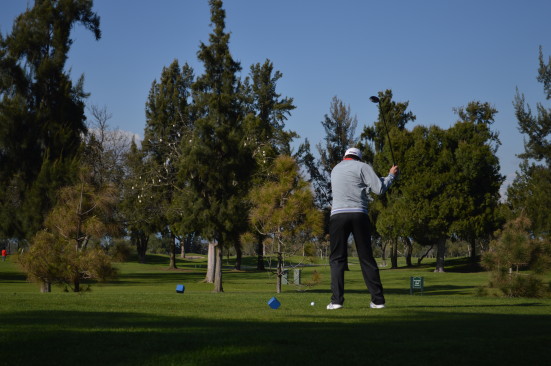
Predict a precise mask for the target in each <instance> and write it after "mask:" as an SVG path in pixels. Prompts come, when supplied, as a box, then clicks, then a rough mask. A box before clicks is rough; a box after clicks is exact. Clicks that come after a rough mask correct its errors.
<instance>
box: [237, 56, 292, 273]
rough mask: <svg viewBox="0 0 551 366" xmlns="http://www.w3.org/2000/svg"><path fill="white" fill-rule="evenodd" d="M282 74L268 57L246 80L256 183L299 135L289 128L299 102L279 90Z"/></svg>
mask: <svg viewBox="0 0 551 366" xmlns="http://www.w3.org/2000/svg"><path fill="white" fill-rule="evenodd" d="M282 76H283V75H282V74H281V72H279V71H274V67H273V64H272V62H271V61H270V60H266V61H265V62H264V63H263V64H260V63H257V64H254V65H252V66H251V69H250V73H249V76H248V77H247V78H245V80H244V82H243V86H242V89H243V91H244V96H245V106H246V110H247V116H246V119H245V122H246V123H245V126H246V135H247V138H246V142H245V143H246V144H247V146H249V147H250V148H251V149H252V151H253V156H254V158H255V161H256V170H255V172H254V173H253V177H252V179H253V182H252V185H253V186H258V185H261V184H262V183H263V182H264V181H265V180H266V179H267V176H268V175H269V174H270V171H271V169H272V166H273V163H274V160H275V159H276V158H277V156H280V155H282V154H285V155H291V141H292V140H293V139H294V138H295V137H298V135H297V134H296V133H295V132H293V131H287V130H285V121H286V120H287V117H288V116H289V115H290V113H291V111H292V110H293V109H294V108H295V106H294V105H293V99H292V98H288V97H285V98H281V94H279V93H277V82H278V80H279V79H280V78H281V77H282ZM256 238H257V245H256V252H257V254H258V260H257V269H259V270H264V258H263V253H264V247H263V239H264V238H263V235H262V234H261V233H259V232H258V231H256ZM236 244H237V245H236V248H235V249H236V253H237V259H236V266H235V267H236V269H240V259H241V258H240V257H241V249H240V245H238V244H239V243H236Z"/></svg>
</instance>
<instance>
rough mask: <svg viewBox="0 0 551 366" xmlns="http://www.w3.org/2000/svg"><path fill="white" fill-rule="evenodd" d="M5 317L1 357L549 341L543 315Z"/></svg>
mask: <svg viewBox="0 0 551 366" xmlns="http://www.w3.org/2000/svg"><path fill="white" fill-rule="evenodd" d="M272 314H273V315H272ZM377 314H381V313H380V312H379V313H377ZM8 315H9V316H5V317H3V320H2V328H3V332H2V334H1V335H0V340H1V344H2V350H3V353H2V358H1V359H0V364H5V365H8V364H9V365H83V366H87V365H165V364H171V365H281V364H289V365H334V364H343V363H346V364H350V365H364V364H368V363H372V364H376V365H398V364H407V365H446V364H450V365H469V366H472V365H488V364H499V365H515V366H517V365H519V364H522V365H537V364H543V363H544V360H545V359H546V355H547V353H548V346H549V342H550V341H551V336H550V335H549V331H548V330H549V328H550V327H551V315H545V316H541V315H539V316H535V315H496V314H471V313H469V314H465V313H462V314H458V313H455V312H430V311H411V312H410V313H409V314H408V316H407V317H406V316H404V315H401V316H398V315H395V316H383V317H380V316H361V317H360V316H347V315H346V312H344V310H343V311H340V312H339V313H337V314H335V313H325V312H324V313H323V315H318V314H286V313H285V312H275V311H274V312H273V313H270V316H271V318H268V319H267V318H266V316H263V317H262V319H255V318H254V315H253V316H251V318H250V319H248V320H246V321H242V320H228V319H216V318H214V317H213V318H209V317H203V318H199V317H191V316H170V315H166V316H159V315H148V314H142V313H131V312H81V311H30V312H17V313H12V314H8Z"/></svg>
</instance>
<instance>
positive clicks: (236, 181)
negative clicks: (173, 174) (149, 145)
mask: <svg viewBox="0 0 551 366" xmlns="http://www.w3.org/2000/svg"><path fill="white" fill-rule="evenodd" d="M209 5H210V9H211V25H212V26H213V32H212V33H211V34H210V37H209V44H208V45H206V44H204V43H201V45H200V49H199V52H198V58H199V60H200V61H202V62H203V65H204V70H205V71H204V74H203V75H201V76H199V77H198V78H197V80H196V82H195V83H194V84H193V91H194V100H195V106H196V108H197V120H196V121H195V128H194V129H193V133H192V137H191V139H190V140H191V141H190V142H189V143H188V144H186V145H185V146H183V150H182V151H183V158H182V160H181V165H180V171H179V174H180V181H181V182H182V183H185V186H186V189H185V190H183V192H182V199H181V201H180V202H181V203H182V204H183V205H184V206H183V207H185V213H184V214H183V216H182V219H183V221H184V223H185V224H186V225H188V226H190V227H196V228H198V229H199V230H200V232H201V235H202V236H203V237H205V238H208V239H210V240H212V241H216V242H217V243H218V245H217V247H216V258H217V260H216V271H215V280H214V291H215V292H221V291H223V287H222V263H221V262H222V248H224V247H228V246H230V245H231V244H232V242H233V241H235V240H237V238H238V237H239V235H237V234H238V233H240V232H241V231H244V230H245V227H246V220H244V219H243V218H244V217H247V207H246V204H245V202H244V200H243V197H244V196H245V194H246V192H247V191H248V184H249V182H250V176H251V172H252V170H253V169H254V164H255V162H254V160H253V158H252V151H251V149H250V148H249V147H248V146H247V145H246V136H245V126H244V113H243V108H242V105H241V100H242V97H241V95H240V92H239V91H240V86H239V80H238V77H237V73H238V72H239V71H240V70H241V66H240V64H239V63H238V62H237V61H235V60H234V59H233V57H232V55H231V53H230V50H229V38H230V35H229V33H226V32H225V16H226V15H225V11H224V10H223V9H222V1H220V0H211V1H209Z"/></svg>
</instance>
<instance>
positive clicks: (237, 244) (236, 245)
mask: <svg viewBox="0 0 551 366" xmlns="http://www.w3.org/2000/svg"><path fill="white" fill-rule="evenodd" d="M233 247H234V248H235V267H234V268H235V269H236V270H238V271H240V270H241V259H242V258H243V251H242V250H241V243H240V242H239V240H236V241H235V242H234V244H233Z"/></svg>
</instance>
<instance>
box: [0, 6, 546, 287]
mask: <svg viewBox="0 0 551 366" xmlns="http://www.w3.org/2000/svg"><path fill="white" fill-rule="evenodd" d="M209 4H210V10H211V19H210V24H211V28H212V31H211V33H210V35H209V39H208V43H206V44H205V43H201V44H200V46H199V49H198V51H197V58H198V59H199V61H200V62H201V63H202V65H203V67H204V71H203V73H202V74H200V75H197V74H196V72H195V70H193V69H192V68H191V67H190V66H189V64H188V62H186V60H183V61H182V60H167V66H165V67H164V68H163V69H162V70H159V79H156V80H153V81H152V84H151V88H150V92H149V95H148V98H147V100H146V101H144V103H145V114H146V126H145V130H144V134H143V136H144V139H143V141H141V142H139V141H133V140H129V139H128V137H126V135H125V134H123V133H122V132H121V131H118V130H113V129H111V128H110V126H109V120H110V118H111V116H110V114H109V111H108V109H107V108H98V107H97V106H94V105H87V103H86V101H87V97H88V95H87V94H86V93H85V92H84V85H83V84H84V81H83V80H84V79H83V78H80V79H78V80H71V78H70V76H69V72H68V70H67V66H66V61H67V55H68V52H69V50H70V47H71V45H72V42H73V40H72V39H71V37H70V36H71V30H72V29H73V27H74V25H76V24H79V25H83V26H84V27H85V28H86V29H88V30H89V31H90V32H91V33H92V34H93V35H94V37H95V38H96V39H97V40H98V41H101V27H100V17H99V15H98V14H96V13H95V12H94V10H93V2H92V1H87V0H72V1H57V0H36V1H35V3H34V6H33V7H32V8H29V9H28V10H27V11H26V12H24V13H23V14H21V15H20V16H19V17H17V18H16V19H15V21H14V24H13V28H12V32H11V33H9V34H7V35H1V38H0V186H1V187H0V240H1V244H0V246H2V247H7V248H9V249H10V250H12V251H13V250H21V251H22V252H23V253H26V254H25V255H24V256H23V257H24V258H23V260H22V264H23V266H24V268H25V269H26V270H27V272H28V273H29V276H30V277H32V278H35V279H36V280H37V281H39V282H41V283H43V285H44V289H45V290H47V288H48V285H49V284H51V283H64V284H66V285H68V286H70V287H71V288H72V289H73V290H75V291H78V290H79V284H80V281H82V280H85V279H102V278H107V277H109V276H112V275H114V273H113V268H112V267H111V266H110V264H109V261H110V260H113V258H116V256H117V255H123V254H124V252H125V250H127V249H124V248H125V246H127V244H126V243H131V245H132V247H133V248H134V249H135V250H136V252H137V255H138V259H139V260H140V261H142V262H144V261H146V253H147V252H150V251H154V250H160V251H162V252H166V253H168V254H169V257H170V263H169V267H170V268H175V267H176V260H175V258H176V255H177V251H179V253H180V254H181V255H185V253H186V251H187V252H195V253H197V252H206V251H207V248H209V249H211V250H212V256H213V258H214V259H213V266H212V271H213V274H212V282H213V283H214V286H215V291H222V277H221V276H222V274H221V264H222V255H223V253H224V252H225V253H230V252H231V253H232V254H235V255H236V262H235V267H236V268H240V267H241V257H242V255H243V254H244V253H245V254H247V255H257V256H258V258H259V260H258V269H264V260H263V256H264V255H266V254H272V253H276V252H278V253H282V252H285V253H287V254H296V253H300V254H301V255H303V256H322V257H323V256H326V255H327V247H328V237H327V223H328V215H329V211H330V205H331V187H330V182H329V174H330V172H331V169H332V167H333V166H334V165H336V164H337V163H338V162H339V161H340V160H341V159H342V157H343V155H344V151H345V150H346V149H347V148H348V147H351V146H357V147H359V148H360V149H362V151H363V154H364V157H365V159H364V160H365V161H366V162H368V163H370V164H372V165H373V167H374V168H375V170H376V172H377V173H378V174H379V175H381V176H382V175H386V174H387V172H388V169H389V168H390V166H391V165H392V156H394V158H395V159H396V163H397V164H398V165H399V167H400V171H401V174H400V177H399V179H398V180H397V183H396V184H395V185H394V186H393V187H392V189H391V190H390V191H389V192H388V193H386V194H385V195H384V196H382V197H375V198H374V200H373V202H372V205H371V210H370V225H371V226H372V232H373V238H374V243H375V245H376V250H377V254H378V255H380V256H382V257H383V261H384V262H385V263H386V259H387V258H390V267H391V268H396V267H398V260H397V259H398V257H399V256H400V255H401V256H404V257H405V258H406V263H407V265H408V266H411V265H413V263H412V257H413V256H416V257H417V258H418V263H420V262H421V260H422V259H423V257H424V256H426V255H435V256H436V258H437V264H436V268H435V270H436V271H439V272H441V271H444V270H445V257H446V252H448V253H453V254H454V255H465V256H469V257H471V258H472V260H473V261H476V260H477V259H478V258H479V257H480V255H481V254H483V253H484V252H487V251H490V249H491V246H492V242H493V241H494V240H496V238H498V236H499V230H500V229H502V228H503V227H504V225H505V224H506V223H507V222H511V221H513V220H515V219H518V218H519V217H522V218H523V219H525V220H526V221H525V222H527V224H526V225H525V226H523V230H525V231H526V232H528V233H529V236H530V237H531V238H535V239H541V240H549V233H550V225H551V219H550V207H551V198H550V197H551V194H550V193H551V171H550V165H549V164H550V161H551V147H550V141H549V134H550V129H551V111H550V110H548V109H545V108H544V106H543V105H542V104H539V103H538V105H537V106H536V110H537V113H535V114H534V113H533V112H532V109H531V108H530V106H528V105H527V104H526V102H525V100H524V96H523V95H522V93H521V92H520V91H519V92H517V96H516V97H515V99H514V101H513V104H514V106H515V111H516V119H517V121H518V128H519V130H520V131H521V132H522V133H523V134H524V135H525V139H526V140H525V152H524V153H523V154H522V155H521V156H520V157H521V158H522V159H523V162H522V164H521V166H520V167H519V173H518V175H517V177H516V178H515V180H514V182H513V183H512V184H511V186H510V187H508V190H507V196H506V197H501V196H500V193H499V192H500V187H501V185H502V183H503V181H504V177H503V176H502V175H501V174H500V163H499V159H498V158H497V155H496V153H497V151H498V149H500V148H506V147H502V146H501V142H500V140H499V135H498V133H497V132H496V131H494V130H493V129H492V124H493V122H494V117H495V115H496V113H497V112H498V111H497V110H496V109H495V108H494V107H492V105H490V104H489V103H488V102H486V101H477V100H473V101H458V103H465V102H466V103H467V104H466V107H462V108H457V109H456V110H455V112H456V115H457V121H456V123H455V124H454V125H453V126H451V127H450V128H448V129H443V128H440V127H437V126H434V125H431V126H423V125H416V126H415V127H410V124H411V122H413V121H415V120H416V116H415V114H414V111H410V110H409V109H408V107H409V105H408V101H396V100H394V99H393V93H392V90H382V91H379V93H378V95H377V96H378V98H379V99H380V104H379V118H378V120H377V121H375V122H374V123H372V124H371V125H369V126H368V127H365V128H364V129H363V130H362V131H356V129H357V123H358V121H357V118H356V117H355V115H354V114H353V111H352V110H351V109H350V107H349V106H348V105H347V104H346V103H345V101H342V100H340V99H339V98H338V96H335V97H334V98H333V99H332V100H331V102H330V104H329V106H328V111H329V112H328V113H327V114H325V115H324V118H323V119H322V121H321V123H320V124H321V127H323V129H324V131H325V138H324V139H323V141H318V142H315V145H314V146H313V147H312V145H311V143H310V141H309V140H308V139H307V138H304V139H302V140H301V139H300V137H299V136H298V135H297V134H296V133H295V132H293V131H290V130H288V129H286V126H285V122H286V120H287V118H288V117H289V116H290V115H291V113H292V111H293V109H295V107H296V105H295V102H294V100H293V98H292V97H288V96H282V95H281V94H280V93H279V92H278V89H277V85H278V82H279V81H280V79H281V78H282V77H283V73H282V72H280V71H278V70H277V69H276V66H275V65H274V64H273V63H272V62H271V61H270V60H261V57H262V55H259V58H260V61H259V62H258V63H256V64H253V65H250V66H249V67H248V69H247V70H242V69H243V67H242V65H241V64H240V62H238V61H236V59H235V58H234V57H233V56H232V53H231V52H230V48H229V44H230V42H229V40H230V33H228V32H226V30H225V17H226V15H225V11H224V9H223V3H222V1H216V0H211V1H210V2H209ZM205 21H206V22H208V20H207V19H205ZM76 41H77V42H78V40H76ZM539 65H540V66H539V69H538V75H539V77H538V81H539V82H540V83H541V84H542V86H543V91H544V97H545V99H547V100H549V99H551V60H547V62H546V60H545V59H544V56H543V50H542V49H540V56H539ZM240 75H245V76H243V77H241V76H240ZM86 108H88V109H89V110H90V111H91V116H92V119H91V120H86V117H85V109H86ZM323 114H324V111H320V115H323ZM383 121H386V124H387V126H385V125H384V123H383ZM387 128H388V135H387V130H386V129H387ZM389 138H390V140H391V141H392V145H391V144H389ZM391 146H392V149H393V151H392V152H391ZM287 158H291V159H292V161H293V164H296V169H295V168H293V167H292V166H290V165H289V163H288V160H285V159H287ZM278 167H279V168H278ZM283 167H285V169H284V168H283ZM281 169H283V170H281ZM274 177H277V179H275V178H274ZM287 179H289V182H295V183H294V184H290V185H288V186H287V187H291V188H287V190H286V191H285V192H286V193H285V194H286V195H289V197H293V199H292V200H291V199H289V200H281V201H278V205H279V206H280V207H281V208H284V207H285V205H287V204H288V202H293V206H294V207H297V206H300V207H301V210H299V211H288V212H294V213H293V215H292V216H295V217H290V214H288V215H287V217H286V219H287V220H284V219H283V218H281V221H275V217H276V216H277V215H278V212H279V211H273V212H272V213H271V214H270V215H268V216H271V217H272V218H273V219H274V220H273V221H270V222H268V221H267V219H266V217H267V216H266V215H264V216H262V215H263V214H262V213H261V212H260V211H259V210H258V208H259V207H265V206H266V202H273V201H268V200H269V199H273V197H269V196H270V195H269V194H268V193H265V194H263V195H261V196H258V195H256V196H254V195H252V194H251V192H253V191H254V190H255V188H258V187H263V189H265V190H264V191H262V192H270V189H273V190H276V189H282V187H283V186H284V185H280V186H277V185H275V184H274V181H275V180H278V181H280V182H284V181H286V180H287ZM302 181H306V182H307V183H308V184H309V185H310V190H311V192H312V193H313V194H312V195H307V194H302V193H300V192H302V189H299V188H297V187H302V183H300V182H302ZM299 193H300V194H299ZM297 202H300V204H299V203H297ZM312 210H314V211H316V212H317V214H316V215H314V214H312V212H313V211H312ZM282 212H285V211H282ZM264 214H265V213H264ZM255 215H257V216H255ZM283 216H285V215H283ZM260 217H263V220H264V221H262V220H261V221H259V220H260ZM258 222H262V228H268V227H269V228H270V230H264V229H262V230H261V228H260V226H259V224H258ZM305 223H308V224H309V225H306V226H305ZM318 226H319V230H318V229H317V228H318ZM283 227H285V228H286V229H285V230H281V228H283ZM306 227H309V228H310V229H307V228H306ZM278 228H279V229H278ZM313 228H316V229H313ZM283 232H285V233H289V234H288V235H287V236H286V235H284V234H282V233H283ZM290 233H292V235H291V234H290ZM276 238H278V240H276ZM276 242H278V243H279V246H278V247H277V249H276ZM66 247H69V248H72V249H71V251H70V253H71V254H70V255H68V254H67V253H69V252H67V250H66V249H65V248H66ZM351 250H353V247H351ZM106 253H109V254H110V256H105V255H106ZM40 261H41V263H38V262H40ZM64 261H65V262H70V263H72V267H71V268H72V269H71V271H69V272H67V270H66V269H63V268H64V266H62V265H60V264H59V263H62V262H64ZM65 267H66V266H65Z"/></svg>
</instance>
